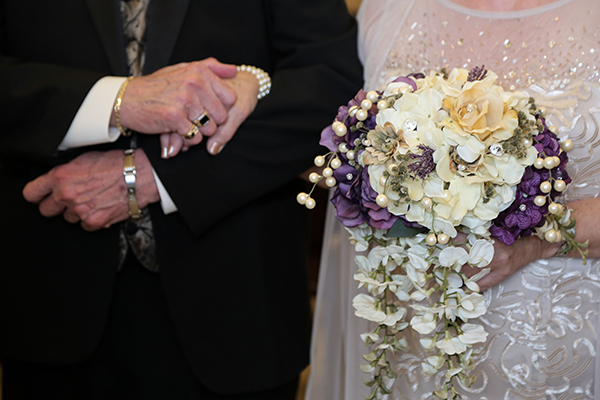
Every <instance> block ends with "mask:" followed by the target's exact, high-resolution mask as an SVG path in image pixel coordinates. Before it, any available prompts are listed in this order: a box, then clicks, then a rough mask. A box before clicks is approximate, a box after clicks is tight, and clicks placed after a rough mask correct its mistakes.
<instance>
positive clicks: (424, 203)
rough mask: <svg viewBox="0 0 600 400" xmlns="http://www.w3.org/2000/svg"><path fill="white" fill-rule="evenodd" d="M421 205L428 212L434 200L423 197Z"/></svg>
mask: <svg viewBox="0 0 600 400" xmlns="http://www.w3.org/2000/svg"><path fill="white" fill-rule="evenodd" d="M421 205H422V206H423V208H424V209H426V210H428V209H430V208H431V206H432V205H433V200H431V199H430V198H429V197H423V198H422V199H421Z"/></svg>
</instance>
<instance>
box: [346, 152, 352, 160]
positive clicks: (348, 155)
mask: <svg viewBox="0 0 600 400" xmlns="http://www.w3.org/2000/svg"><path fill="white" fill-rule="evenodd" d="M346 157H348V160H354V150H348V152H347V153H346Z"/></svg>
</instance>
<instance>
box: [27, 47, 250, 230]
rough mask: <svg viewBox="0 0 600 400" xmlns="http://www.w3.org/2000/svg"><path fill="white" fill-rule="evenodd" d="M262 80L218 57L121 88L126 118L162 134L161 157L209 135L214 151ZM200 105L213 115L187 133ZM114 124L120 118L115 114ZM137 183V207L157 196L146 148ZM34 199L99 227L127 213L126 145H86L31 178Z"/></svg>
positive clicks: (45, 209)
mask: <svg viewBox="0 0 600 400" xmlns="http://www.w3.org/2000/svg"><path fill="white" fill-rule="evenodd" d="M258 90H259V83H258V81H257V79H256V77H255V76H254V75H252V74H251V73H249V72H236V67H235V66H234V65H227V64H222V63H220V62H219V61H217V60H216V59H214V58H208V59H205V60H202V61H196V62H192V63H183V64H177V65H173V66H169V67H165V68H163V69H160V70H158V71H156V72H154V73H153V74H150V75H147V76H142V77H138V78H134V79H132V80H131V82H130V83H129V85H128V87H127V88H126V90H125V93H124V94H123V99H122V100H123V101H122V105H121V109H120V121H121V124H122V125H123V126H124V127H126V128H129V129H131V130H134V131H136V132H139V133H142V134H159V135H160V141H161V147H162V149H163V150H162V157H163V158H170V157H174V156H175V155H177V154H178V153H179V152H180V151H185V150H187V149H189V148H190V147H191V146H195V145H198V144H199V143H200V142H202V140H203V137H204V136H206V137H208V140H207V143H206V146H207V150H208V151H209V153H211V154H213V155H217V154H218V153H219V152H220V151H221V150H222V149H223V147H224V146H225V144H227V142H228V141H229V140H231V138H232V137H233V136H234V134H235V132H236V131H237V129H238V127H239V126H240V125H241V123H242V122H243V121H244V120H245V119H246V118H247V117H248V115H250V113H251V112H252V111H253V110H254V108H255V107H256V104H257V101H258V100H257V94H258ZM203 113H206V114H208V115H209V116H210V120H209V122H208V123H207V124H206V125H204V126H199V129H198V130H199V134H197V135H196V136H194V137H193V138H190V139H186V138H184V136H185V135H186V134H187V133H188V132H189V130H190V128H191V127H192V126H193V125H192V124H193V123H192V122H191V121H194V120H195V119H197V118H198V117H199V116H201V115H202V114H203ZM111 126H116V119H115V116H114V114H113V116H112V117H111ZM135 166H136V178H137V179H136V180H137V182H136V186H137V188H136V191H137V200H138V204H139V206H140V207H145V206H147V205H148V204H151V203H154V202H157V201H159V200H160V196H159V194H158V188H157V186H156V182H155V180H154V176H153V173H152V167H151V165H150V162H149V160H148V158H147V157H146V155H145V154H144V151H143V150H141V149H138V150H136V152H135ZM23 196H24V197H25V199H26V200H27V201H29V202H32V203H36V204H39V210H40V213H41V214H42V215H44V216H46V217H53V216H57V215H60V214H63V217H64V218H65V220H66V221H68V222H70V223H81V226H82V228H83V229H85V230H87V231H94V230H98V229H102V228H108V227H109V226H111V225H113V224H115V223H117V222H120V221H123V220H126V219H127V218H128V217H129V213H128V210H129V207H128V203H127V196H126V188H125V181H124V179H123V152H122V151H121V150H112V151H107V152H87V153H84V154H82V155H80V156H79V157H77V158H75V159H74V160H72V161H71V162H69V163H67V164H63V165H60V166H57V167H55V168H53V169H52V170H50V171H49V172H47V173H46V174H44V175H42V176H40V177H38V178H37V179H35V180H33V181H31V182H29V183H28V184H27V185H26V186H25V188H24V189H23Z"/></svg>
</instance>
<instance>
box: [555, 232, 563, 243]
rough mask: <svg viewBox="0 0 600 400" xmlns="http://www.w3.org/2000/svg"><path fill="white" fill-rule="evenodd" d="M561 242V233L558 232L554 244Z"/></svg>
mask: <svg viewBox="0 0 600 400" xmlns="http://www.w3.org/2000/svg"><path fill="white" fill-rule="evenodd" d="M562 240H563V235H562V233H560V231H556V243H558V242H562Z"/></svg>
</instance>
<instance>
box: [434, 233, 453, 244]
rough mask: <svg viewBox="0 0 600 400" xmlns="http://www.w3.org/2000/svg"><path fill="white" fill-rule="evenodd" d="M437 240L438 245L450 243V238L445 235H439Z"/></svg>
mask: <svg viewBox="0 0 600 400" xmlns="http://www.w3.org/2000/svg"><path fill="white" fill-rule="evenodd" d="M437 240H438V243H439V244H447V243H448V242H449V241H450V236H448V235H446V234H445V233H440V234H439V235H438V237H437Z"/></svg>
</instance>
